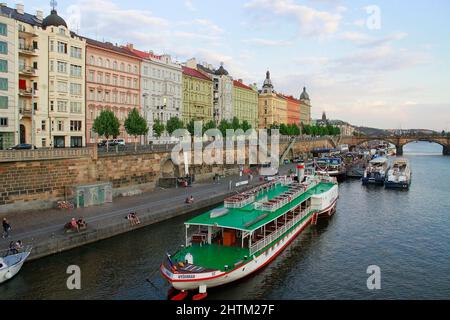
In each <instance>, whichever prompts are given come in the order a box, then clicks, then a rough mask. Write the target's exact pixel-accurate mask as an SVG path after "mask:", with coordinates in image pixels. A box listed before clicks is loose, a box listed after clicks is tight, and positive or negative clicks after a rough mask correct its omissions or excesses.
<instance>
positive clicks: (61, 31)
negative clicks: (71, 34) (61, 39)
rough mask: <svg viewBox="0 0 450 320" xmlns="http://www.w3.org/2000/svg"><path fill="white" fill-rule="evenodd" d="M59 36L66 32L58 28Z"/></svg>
mask: <svg viewBox="0 0 450 320" xmlns="http://www.w3.org/2000/svg"><path fill="white" fill-rule="evenodd" d="M58 31H59V34H66V30H64V28H59V30H58Z"/></svg>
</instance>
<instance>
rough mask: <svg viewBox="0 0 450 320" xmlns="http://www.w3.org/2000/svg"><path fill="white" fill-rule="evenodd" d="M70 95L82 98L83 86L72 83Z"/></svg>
mask: <svg viewBox="0 0 450 320" xmlns="http://www.w3.org/2000/svg"><path fill="white" fill-rule="evenodd" d="M70 94H73V95H78V96H80V95H81V84H79V83H71V84H70Z"/></svg>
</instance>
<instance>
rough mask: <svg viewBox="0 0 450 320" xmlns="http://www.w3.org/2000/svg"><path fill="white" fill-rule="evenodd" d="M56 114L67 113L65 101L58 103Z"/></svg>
mask: <svg viewBox="0 0 450 320" xmlns="http://www.w3.org/2000/svg"><path fill="white" fill-rule="evenodd" d="M58 112H67V101H58Z"/></svg>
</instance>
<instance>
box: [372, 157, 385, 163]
mask: <svg viewBox="0 0 450 320" xmlns="http://www.w3.org/2000/svg"><path fill="white" fill-rule="evenodd" d="M386 162H387V159H386V158H384V157H378V158H375V159H373V160H370V162H369V163H371V164H384V163H386Z"/></svg>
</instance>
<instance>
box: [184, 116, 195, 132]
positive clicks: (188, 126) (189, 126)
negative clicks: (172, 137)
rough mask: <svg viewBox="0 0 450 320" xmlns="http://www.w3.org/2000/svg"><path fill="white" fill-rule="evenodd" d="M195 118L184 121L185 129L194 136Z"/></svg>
mask: <svg viewBox="0 0 450 320" xmlns="http://www.w3.org/2000/svg"><path fill="white" fill-rule="evenodd" d="M194 125H195V120H194V119H191V120H190V121H189V122H188V123H186V129H187V131H189V133H190V134H191V136H194V129H195V126H194Z"/></svg>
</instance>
